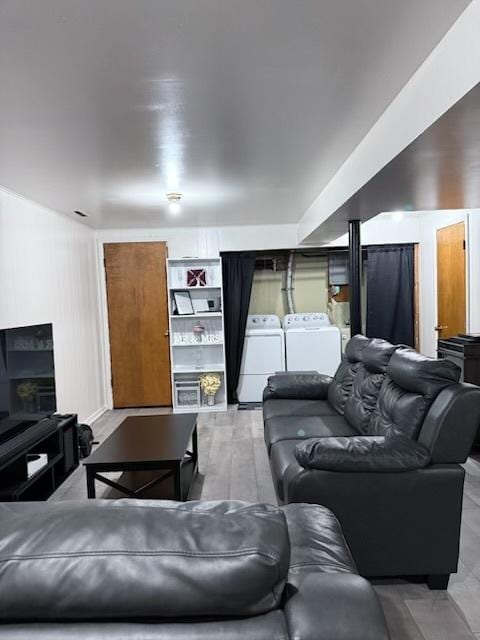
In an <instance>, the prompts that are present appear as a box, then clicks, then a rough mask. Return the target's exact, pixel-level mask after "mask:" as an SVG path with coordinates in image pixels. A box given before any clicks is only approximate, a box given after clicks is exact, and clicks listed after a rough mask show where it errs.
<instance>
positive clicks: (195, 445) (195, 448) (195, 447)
mask: <svg viewBox="0 0 480 640" xmlns="http://www.w3.org/2000/svg"><path fill="white" fill-rule="evenodd" d="M192 449H193V451H192V454H193V455H192V460H193V464H194V465H196V464H197V462H198V436H197V425H195V429H194V430H193V434H192Z"/></svg>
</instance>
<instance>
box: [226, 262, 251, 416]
mask: <svg viewBox="0 0 480 640" xmlns="http://www.w3.org/2000/svg"><path fill="white" fill-rule="evenodd" d="M255 257H256V256H255V253H254V252H240V253H222V270H223V316H224V322H225V355H226V360H227V362H226V365H227V396H228V402H229V403H233V402H238V398H237V386H238V381H239V378H240V365H241V363H242V352H243V343H244V341H245V328H246V326H247V316H248V307H249V305H250V294H251V292H252V283H253V274H254V271H255Z"/></svg>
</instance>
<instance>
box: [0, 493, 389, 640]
mask: <svg viewBox="0 0 480 640" xmlns="http://www.w3.org/2000/svg"><path fill="white" fill-rule="evenodd" d="M0 603H1V606H0V638H1V639H2V640H3V639H5V640H7V639H8V640H100V639H108V640H120V639H121V640H170V639H172V640H246V639H249V638H251V639H252V640H253V639H254V640H275V639H277V640H286V639H288V638H292V639H293V638H295V640H317V639H318V638H322V639H323V640H388V637H389V635H388V632H387V629H386V626H385V620H384V616H383V612H382V610H381V608H380V606H379V603H378V600H377V598H376V595H375V593H374V592H373V590H372V587H371V586H370V584H369V583H368V582H366V581H365V580H364V579H363V578H361V577H360V576H358V575H357V573H356V569H355V565H354V563H353V561H352V558H351V555H350V552H349V550H348V548H347V546H346V544H345V540H344V538H343V535H342V532H341V529H340V527H339V524H338V521H337V520H336V518H335V517H334V516H333V514H332V513H331V512H329V511H328V510H327V509H325V508H324V507H320V506H316V505H300V504H295V505H289V506H287V507H284V508H278V507H274V506H271V505H261V504H253V505H251V504H246V503H242V502H189V503H175V502H163V501H151V502H148V501H135V500H119V501H112V500H108V501H107V500H105V501H102V500H96V501H95V500H91V501H88V502H57V503H4V504H0Z"/></svg>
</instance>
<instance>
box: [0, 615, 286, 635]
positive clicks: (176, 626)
mask: <svg viewBox="0 0 480 640" xmlns="http://www.w3.org/2000/svg"><path fill="white" fill-rule="evenodd" d="M289 637H290V636H289V634H288V630H287V625H286V621H285V615H284V612H283V611H282V610H281V609H277V610H276V611H270V612H269V613H265V614H263V615H259V616H254V617H251V618H238V619H232V620H225V619H224V620H202V621H198V620H192V621H184V620H183V621H170V622H169V621H165V620H164V621H155V622H154V623H153V624H152V621H149V622H142V621H136V622H132V621H130V620H129V621H126V622H124V621H122V622H119V621H116V622H113V621H105V622H103V621H102V622H101V623H98V622H90V621H88V622H36V623H33V624H32V623H31V622H23V623H17V624H5V625H2V626H1V627H0V638H1V639H2V640H246V639H248V638H255V640H287V638H289Z"/></svg>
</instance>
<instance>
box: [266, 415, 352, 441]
mask: <svg viewBox="0 0 480 640" xmlns="http://www.w3.org/2000/svg"><path fill="white" fill-rule="evenodd" d="M356 435H358V432H357V431H355V429H353V428H352V427H351V426H350V425H349V424H348V422H347V421H346V420H345V418H343V416H339V415H338V414H336V415H334V416H280V417H278V418H271V419H270V420H267V422H266V423H265V442H266V445H267V448H268V449H269V450H270V448H271V447H272V445H274V444H275V443H277V442H280V441H281V440H305V439H308V438H328V437H331V436H356Z"/></svg>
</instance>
